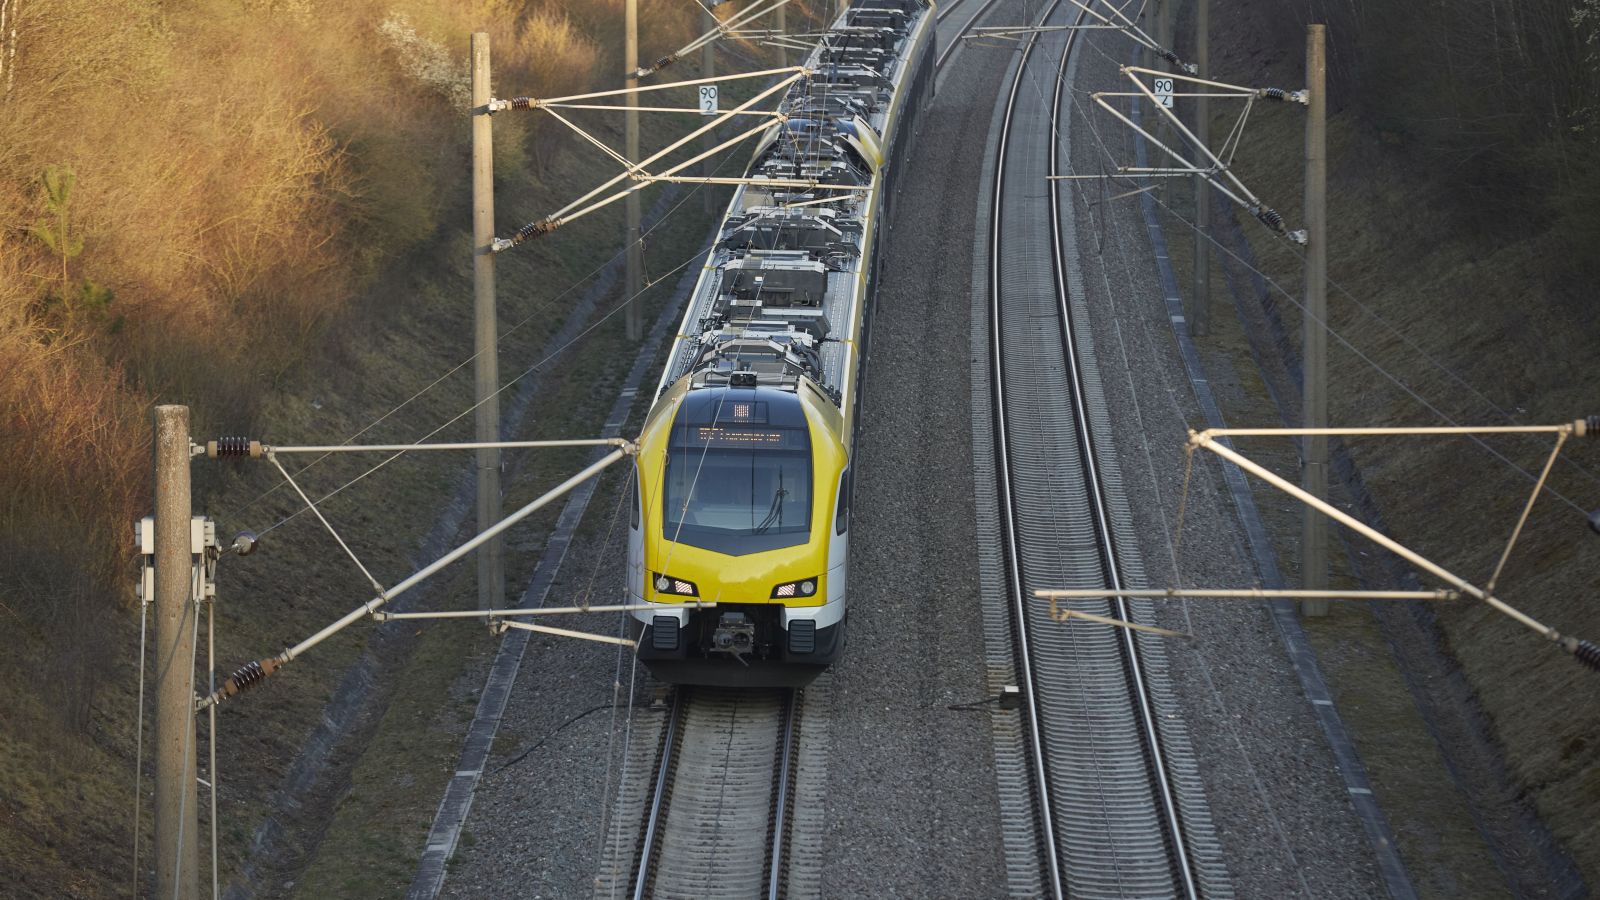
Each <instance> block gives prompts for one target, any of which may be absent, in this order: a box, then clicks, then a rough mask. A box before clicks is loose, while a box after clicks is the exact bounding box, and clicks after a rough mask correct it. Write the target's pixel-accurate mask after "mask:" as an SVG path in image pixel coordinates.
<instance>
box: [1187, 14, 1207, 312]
mask: <svg viewBox="0 0 1600 900" xmlns="http://www.w3.org/2000/svg"><path fill="white" fill-rule="evenodd" d="M1194 64H1195V69H1196V71H1195V75H1197V76H1198V77H1200V78H1209V77H1211V0H1195V6H1194ZM1197 93H1204V90H1203V89H1202V90H1201V91H1199V92H1197ZM1194 136H1195V139H1196V140H1197V141H1199V142H1200V146H1202V147H1207V148H1209V147H1210V146H1211V109H1210V101H1209V98H1206V97H1196V98H1194ZM1204 159H1205V155H1204V154H1196V155H1195V163H1196V164H1197V165H1204V162H1203V160H1204ZM1194 222H1195V225H1196V229H1195V233H1194V305H1193V306H1192V307H1190V309H1189V333H1190V334H1192V335H1196V336H1199V335H1204V334H1208V333H1209V332H1210V331H1211V183H1210V180H1209V179H1207V178H1206V176H1204V175H1196V176H1195V179H1194Z"/></svg>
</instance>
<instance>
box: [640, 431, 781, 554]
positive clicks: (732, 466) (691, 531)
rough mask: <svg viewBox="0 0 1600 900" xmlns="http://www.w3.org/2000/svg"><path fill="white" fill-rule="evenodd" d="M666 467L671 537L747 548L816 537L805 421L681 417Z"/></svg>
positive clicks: (729, 549) (717, 547)
mask: <svg viewBox="0 0 1600 900" xmlns="http://www.w3.org/2000/svg"><path fill="white" fill-rule="evenodd" d="M666 467H667V468H666V477H665V479H664V481H665V484H666V489H665V490H664V491H663V492H662V503H663V505H664V509H663V513H664V515H663V516H662V526H663V527H662V532H663V533H662V536H663V537H665V538H666V539H667V540H669V541H677V542H679V543H684V544H689V545H691V546H695V547H700V548H703V549H706V550H712V551H715V552H717V553H726V554H728V555H730V556H739V555H742V554H745V553H759V552H761V551H764V550H776V549H779V548H781V547H793V546H795V545H796V544H803V543H805V542H806V540H807V539H808V536H809V534H810V532H811V439H810V436H809V435H808V434H807V433H806V430H805V429H804V428H740V427H729V426H723V425H692V424H686V423H678V424H676V425H675V426H674V427H673V430H672V439H671V441H670V443H669V446H668V448H667V462H666Z"/></svg>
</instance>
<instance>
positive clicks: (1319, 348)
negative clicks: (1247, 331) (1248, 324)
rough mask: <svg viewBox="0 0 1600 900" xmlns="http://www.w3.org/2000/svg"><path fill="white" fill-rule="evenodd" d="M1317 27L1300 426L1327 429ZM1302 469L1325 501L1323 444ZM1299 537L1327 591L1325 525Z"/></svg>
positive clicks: (1324, 193)
mask: <svg viewBox="0 0 1600 900" xmlns="http://www.w3.org/2000/svg"><path fill="white" fill-rule="evenodd" d="M1324 31H1325V28H1324V26H1322V25H1311V26H1308V27H1307V29H1306V90H1307V92H1308V93H1309V94H1310V97H1309V106H1308V109H1307V112H1308V115H1307V116H1306V311H1305V316H1304V326H1305V327H1304V330H1303V332H1302V334H1303V338H1302V342H1303V345H1304V346H1303V347H1302V350H1301V354H1302V356H1303V357H1304V363H1305V374H1304V377H1305V384H1304V399H1303V401H1302V403H1303V406H1304V409H1303V413H1304V417H1305V427H1307V428H1326V427H1328V330H1327V327H1326V324H1325V323H1326V322H1327V320H1328V92H1327V87H1326V85H1327V62H1326V57H1325V55H1324V54H1325V47H1324V40H1325V38H1324ZM1303 440H1304V442H1305V443H1304V444H1302V447H1303V455H1304V462H1303V465H1304V469H1303V470H1302V471H1301V476H1300V486H1301V487H1302V488H1304V489H1305V491H1306V493H1308V494H1311V495H1312V496H1313V497H1316V498H1317V499H1319V500H1326V499H1327V497H1328V439H1327V437H1325V436H1322V435H1307V436H1306V437H1305V438H1303ZM1304 516H1305V518H1304V519H1303V521H1302V528H1301V538H1300V560H1301V563H1300V566H1301V568H1300V575H1301V582H1302V584H1304V586H1305V587H1306V588H1307V589H1309V590H1323V589H1325V588H1326V587H1327V586H1328V559H1327V553H1328V543H1327V539H1328V520H1327V519H1326V518H1324V517H1323V515H1322V514H1321V513H1320V512H1317V511H1316V510H1315V509H1312V508H1311V507H1310V506H1306V507H1305V512H1304ZM1300 611H1301V612H1302V613H1303V614H1305V615H1307V616H1325V615H1327V614H1328V601H1327V600H1303V601H1301V603H1300Z"/></svg>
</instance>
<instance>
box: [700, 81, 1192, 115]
mask: <svg viewBox="0 0 1600 900" xmlns="http://www.w3.org/2000/svg"><path fill="white" fill-rule="evenodd" d="M1168 105H1171V104H1168ZM716 114H717V86H716V85H714V84H702V85H700V115H702V116H714V115H716Z"/></svg>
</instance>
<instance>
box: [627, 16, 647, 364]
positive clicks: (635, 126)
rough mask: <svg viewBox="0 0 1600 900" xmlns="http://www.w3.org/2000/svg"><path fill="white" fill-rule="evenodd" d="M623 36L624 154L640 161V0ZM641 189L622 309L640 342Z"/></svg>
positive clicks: (632, 204)
mask: <svg viewBox="0 0 1600 900" xmlns="http://www.w3.org/2000/svg"><path fill="white" fill-rule="evenodd" d="M622 27H623V31H624V32H626V34H625V35H624V37H623V49H622V66H623V68H624V69H626V70H627V72H628V83H627V85H626V86H627V88H628V90H629V91H630V93H628V94H625V95H624V100H623V102H624V103H626V104H627V105H628V107H629V109H628V111H627V112H624V113H623V114H622V117H623V118H622V128H623V132H624V143H625V144H626V145H627V146H626V148H625V155H626V156H627V158H628V162H630V163H634V162H638V161H639V113H638V112H637V111H636V110H635V109H634V108H633V107H636V106H638V105H639V95H638V94H635V93H631V92H632V90H633V89H634V88H637V87H638V86H639V78H638V76H637V75H635V74H634V73H635V72H638V71H639V0H627V4H626V6H625V8H624V12H623V26H622ZM639 193H640V192H639V191H630V192H629V193H628V196H627V198H626V199H625V200H624V201H623V202H624V203H625V204H626V205H627V209H628V225H627V231H626V232H625V233H624V235H623V240H625V241H627V246H628V250H627V253H628V277H627V278H626V279H625V283H624V285H623V288H622V289H623V291H624V292H625V294H624V296H625V297H626V298H627V307H626V309H625V310H624V312H623V316H622V317H623V321H624V322H625V323H626V328H627V333H628V340H630V341H637V340H639V339H640V338H643V337H644V315H643V313H642V312H641V311H640V309H639V306H640V304H639V299H638V298H639V290H640V288H641V286H642V285H643V278H642V277H641V273H642V272H643V271H644V247H643V246H641V245H640V243H639V233H640V230H641V229H640V220H641V218H642V216H641V213H640V209H639Z"/></svg>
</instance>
